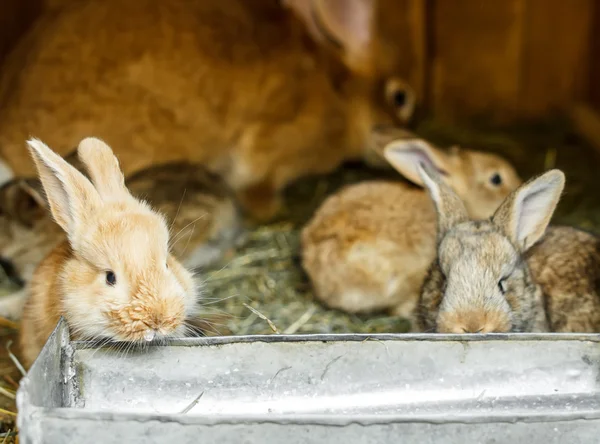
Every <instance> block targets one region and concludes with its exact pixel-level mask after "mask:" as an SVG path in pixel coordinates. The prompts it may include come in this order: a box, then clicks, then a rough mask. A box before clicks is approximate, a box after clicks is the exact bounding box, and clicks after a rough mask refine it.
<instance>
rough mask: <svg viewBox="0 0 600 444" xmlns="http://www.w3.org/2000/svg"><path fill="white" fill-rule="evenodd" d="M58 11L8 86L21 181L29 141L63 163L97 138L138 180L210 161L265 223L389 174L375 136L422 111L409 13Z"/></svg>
mask: <svg viewBox="0 0 600 444" xmlns="http://www.w3.org/2000/svg"><path fill="white" fill-rule="evenodd" d="M51 6H52V7H51V8H50V10H49V11H47V12H46V13H45V14H43V15H42V16H41V17H40V18H39V19H38V20H37V22H36V23H35V25H34V26H33V27H32V28H31V30H30V31H29V32H28V33H27V34H26V35H25V36H24V38H22V39H21V41H20V42H19V44H18V45H17V47H16V48H15V49H14V50H13V51H12V53H11V54H10V55H9V57H8V58H7V60H6V63H5V67H4V69H3V71H2V74H1V76H0V157H1V158H2V159H3V160H4V162H5V163H6V165H8V167H10V169H11V170H12V172H13V173H14V174H15V175H17V176H30V175H31V174H32V173H33V170H32V168H33V166H32V163H31V162H30V161H29V159H28V157H27V150H26V148H25V144H24V141H25V140H26V139H27V138H28V137H30V136H35V137H39V138H42V139H43V140H45V141H46V142H47V143H48V144H49V145H50V146H53V147H56V149H57V151H58V152H59V154H61V155H65V154H67V153H68V152H69V151H70V150H71V149H72V147H73V146H75V144H76V143H77V141H78V140H80V139H82V138H84V137H87V136H89V135H91V134H92V135H94V136H97V137H100V138H102V139H103V140H105V141H106V142H107V143H108V144H110V145H111V146H115V147H119V148H118V150H117V152H116V155H117V156H118V158H119V161H120V163H121V165H122V167H123V170H124V172H125V173H126V174H129V173H131V172H134V171H137V170H140V169H142V168H145V167H147V166H149V165H152V164H157V163H162V162H167V161H175V160H182V159H183V160H188V161H191V162H197V163H201V164H202V165H205V166H206V167H207V168H209V169H210V171H211V172H213V173H216V174H220V175H222V176H223V177H224V179H225V180H226V182H227V184H228V186H230V187H231V188H232V189H233V190H234V192H235V195H236V197H237V199H238V200H239V201H240V203H241V205H242V207H243V208H244V209H245V210H246V211H247V212H248V213H250V215H251V216H253V217H254V218H255V220H259V221H260V220H267V219H270V218H272V217H274V216H275V215H276V214H277V213H278V211H279V209H280V207H281V202H280V192H281V191H282V189H283V188H284V187H285V186H286V185H288V184H289V183H290V182H292V181H294V180H296V179H297V178H299V177H302V176H305V175H309V174H322V173H327V172H330V171H332V170H334V169H335V168H337V167H338V166H339V165H340V164H342V163H343V162H344V161H347V160H359V159H364V160H367V161H368V162H370V163H372V164H373V165H378V166H382V165H384V164H385V163H384V162H383V161H382V160H381V159H380V158H379V156H378V155H377V154H376V153H375V154H374V151H373V150H372V148H373V147H374V144H376V143H379V144H380V143H381V141H379V142H377V140H378V139H376V138H377V137H381V134H382V133H383V134H385V133H386V132H391V133H393V130H394V129H395V128H399V127H401V126H402V125H405V124H406V123H407V122H408V121H409V120H410V118H411V116H412V115H413V112H414V109H415V106H416V100H417V98H416V97H415V93H414V91H413V90H412V89H411V88H410V86H409V84H410V72H411V66H412V59H413V57H414V55H413V54H412V53H411V46H410V44H409V41H408V40H409V38H408V36H407V34H408V33H407V32H406V27H407V22H408V20H409V17H406V14H405V13H404V14H403V13H402V11H403V10H404V9H405V8H406V5H405V2H404V1H392V0H385V1H384V0H379V1H376V0H328V1H324V0H282V1H276V0H221V1H206V0H171V1H168V2H165V1H159V0H137V1H135V2H123V1H120V0H119V1H117V0H80V1H64V0H62V1H59V2H52V3H51ZM384 138H385V136H384ZM379 140H380V139H379ZM4 175H5V176H9V173H8V172H7V171H4Z"/></svg>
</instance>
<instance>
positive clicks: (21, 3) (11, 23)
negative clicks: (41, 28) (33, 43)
mask: <svg viewBox="0 0 600 444" xmlns="http://www.w3.org/2000/svg"><path fill="white" fill-rule="evenodd" d="M41 7H42V1H41V0H4V1H2V4H1V5H0V64H1V63H2V62H3V61H4V58H5V57H6V55H7V54H8V52H10V50H11V49H12V48H13V46H14V45H15V43H16V42H17V40H18V39H19V37H21V35H22V34H23V32H25V30H26V29H27V28H28V27H29V26H30V25H31V23H32V22H33V19H34V18H35V16H36V15H37V14H38V13H39V12H40V10H41Z"/></svg>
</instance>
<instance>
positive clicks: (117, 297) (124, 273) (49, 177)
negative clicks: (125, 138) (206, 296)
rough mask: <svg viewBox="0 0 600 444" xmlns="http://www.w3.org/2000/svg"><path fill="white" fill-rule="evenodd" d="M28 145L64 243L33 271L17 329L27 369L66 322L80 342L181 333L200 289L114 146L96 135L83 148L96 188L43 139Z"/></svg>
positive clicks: (81, 153)
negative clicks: (132, 185) (129, 184)
mask: <svg viewBox="0 0 600 444" xmlns="http://www.w3.org/2000/svg"><path fill="white" fill-rule="evenodd" d="M28 146H29V149H30V151H31V155H32V157H33V160H34V163H35V166H36V168H37V170H38V172H39V177H40V180H41V182H42V186H43V188H44V191H45V193H46V195H47V198H48V203H49V206H50V211H51V213H52V216H53V217H54V219H55V220H56V223H57V224H58V225H59V226H60V227H61V228H62V229H63V230H64V231H65V233H66V235H67V240H66V241H64V242H63V243H61V244H60V245H59V246H57V247H56V248H55V249H54V250H53V251H52V252H51V253H50V254H49V255H48V256H47V257H46V258H45V259H44V260H43V261H42V262H41V264H40V265H39V267H38V268H37V269H36V271H35V273H34V275H33V278H32V281H31V285H30V295H29V298H28V299H27V302H26V303H25V307H24V310H23V319H22V322H21V331H20V345H21V348H22V355H23V358H24V363H25V365H27V366H30V365H31V364H32V363H33V361H34V360H35V358H36V357H37V355H38V353H39V352H40V350H41V348H42V347H43V345H44V343H45V342H46V340H47V338H48V336H49V335H50V333H51V332H52V330H53V329H54V327H55V325H56V323H57V322H58V320H59V318H60V316H64V318H65V319H66V321H67V323H68V324H69V327H70V330H71V332H72V334H73V336H74V337H75V338H86V339H97V338H105V339H114V340H120V341H131V342H134V343H135V342H143V341H149V340H152V339H154V338H162V337H167V336H175V335H183V333H184V331H185V328H186V325H185V322H186V319H187V318H188V317H189V316H190V315H192V313H193V312H194V310H195V308H196V301H197V297H198V287H197V285H196V284H195V282H194V279H193V278H192V274H191V273H190V272H188V271H187V270H186V269H185V268H184V267H183V266H182V265H181V264H180V263H179V262H178V261H177V260H176V259H175V258H174V257H173V256H172V255H171V254H170V253H169V230H168V226H167V223H166V221H165V219H164V217H163V216H161V215H160V214H159V213H157V212H155V211H154V210H153V209H152V208H150V206H149V205H148V204H146V203H145V202H144V201H141V200H138V199H136V198H134V197H133V196H132V195H131V194H130V193H129V191H128V190H127V188H126V187H125V183H124V177H123V174H122V172H121V170H120V169H119V163H118V161H117V158H116V157H115V156H114V155H113V153H112V151H111V149H110V148H109V147H108V145H106V144H105V143H103V142H102V141H100V140H98V139H94V138H86V139H84V140H83V141H82V142H81V143H80V144H79V147H78V154H79V158H80V160H81V161H82V163H83V164H84V165H85V167H86V169H87V171H88V174H89V176H90V177H91V182H90V180H88V179H87V178H86V177H85V176H84V175H83V174H81V173H80V172H79V171H77V169H75V168H73V167H72V166H71V165H69V164H68V163H67V162H66V161H65V160H64V159H63V158H62V157H60V156H59V155H57V154H56V153H54V152H53V151H52V150H50V148H48V147H47V146H46V145H44V144H43V143H42V142H41V141H39V140H37V139H33V140H30V141H29V142H28Z"/></svg>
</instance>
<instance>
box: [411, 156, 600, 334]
mask: <svg viewBox="0 0 600 444" xmlns="http://www.w3.org/2000/svg"><path fill="white" fill-rule="evenodd" d="M420 174H421V176H422V178H423V181H424V182H425V185H426V187H427V189H428V190H429V193H430V195H431V199H432V200H433V202H434V204H435V207H436V211H437V220H438V234H437V256H436V258H435V259H434V260H433V261H432V264H431V266H430V269H429V272H428V275H427V277H426V279H425V282H424V284H423V290H422V292H421V296H420V300H419V304H418V306H417V309H416V313H415V316H416V318H417V324H418V326H419V328H420V329H421V330H422V331H426V332H440V333H506V332H547V331H551V332H579V333H594V332H599V331H600V294H599V290H600V288H599V283H600V240H599V239H598V237H596V236H594V235H592V234H590V233H587V232H584V231H581V230H577V229H575V228H571V227H559V226H556V227H550V228H548V229H546V227H547V226H548V223H549V222H550V219H551V218H552V214H553V213H554V210H555V208H556V205H557V204H558V201H559V199H560V196H561V193H562V191H563V188H564V183H565V176H564V174H563V173H562V172H561V171H560V170H551V171H548V172H546V173H545V174H542V175H540V176H538V177H535V178H533V179H531V180H529V181H528V182H527V183H525V184H524V185H522V186H521V187H520V188H519V189H517V190H516V191H514V192H513V193H511V194H510V195H509V196H508V197H507V198H506V200H505V201H504V202H503V203H502V204H501V205H500V207H499V208H498V210H497V211H496V212H495V213H494V215H493V217H492V218H491V219H487V220H477V221H474V220H471V219H470V218H469V215H468V213H467V211H466V208H465V206H464V205H463V202H462V200H461V199H460V197H459V196H458V195H457V194H456V193H455V192H454V191H453V190H452V189H451V188H450V187H448V186H447V185H446V184H445V183H444V182H443V181H442V180H441V178H440V177H439V175H438V174H437V173H436V172H435V171H432V170H431V169H429V168H427V167H424V168H421V171H420Z"/></svg>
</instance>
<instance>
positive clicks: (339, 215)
mask: <svg viewBox="0 0 600 444" xmlns="http://www.w3.org/2000/svg"><path fill="white" fill-rule="evenodd" d="M385 156H386V158H387V159H388V161H389V162H390V163H391V164H392V165H393V166H394V167H395V168H396V169H397V170H398V171H399V172H400V173H401V174H402V175H403V176H404V177H405V178H407V179H409V180H410V181H411V182H413V183H414V184H416V185H418V187H417V186H413V185H411V184H408V183H406V182H400V181H397V182H392V181H368V182H362V183H358V184H354V185H350V186H348V187H346V188H344V189H342V190H341V191H339V192H338V193H337V194H334V195H333V196H330V197H329V198H328V199H327V200H326V201H325V202H324V203H323V205H322V206H321V208H319V209H318V210H317V212H316V214H315V215H314V217H313V218H312V220H311V221H310V222H309V223H308V224H307V225H306V227H305V228H304V230H303V233H302V261H303V262H302V263H303V266H304V269H305V270H306V272H307V274H308V276H309V278H310V280H311V281H312V284H313V287H314V290H315V294H316V296H317V298H318V299H320V300H321V301H322V302H324V303H325V304H326V305H328V306H329V307H332V308H337V309H341V310H344V311H347V312H350V313H360V312H373V311H377V310H385V309H390V310H392V311H393V312H394V313H395V314H397V315H399V316H402V317H405V318H406V317H409V316H410V315H411V314H412V311H413V309H414V307H415V305H416V303H417V299H418V297H419V291H420V289H421V285H422V283H423V278H424V277H425V273H426V272H427V267H428V266H429V264H430V263H431V261H432V260H433V258H434V257H435V229H436V225H435V217H436V216H435V209H434V207H433V205H432V203H431V200H430V199H429V197H428V196H427V193H426V191H425V190H423V188H421V187H422V184H423V183H422V181H421V179H420V177H419V175H418V173H417V170H416V168H415V166H414V165H415V164H416V163H417V161H419V160H421V161H424V162H427V163H428V164H429V165H431V166H432V167H434V168H436V169H437V170H438V171H441V172H443V174H444V180H445V181H446V182H447V183H448V184H449V185H450V186H452V187H453V188H454V189H455V190H456V191H457V192H458V193H459V195H460V196H461V197H463V198H464V199H465V201H466V202H468V211H469V214H470V215H472V216H473V217H486V216H490V215H491V214H492V213H493V212H494V210H495V209H496V208H497V206H498V205H499V204H500V202H502V200H503V199H504V198H505V197H506V196H507V195H508V194H509V193H510V192H511V191H512V190H514V189H515V188H516V187H517V186H518V185H519V184H520V183H521V182H520V179H519V177H518V176H517V174H516V172H515V170H514V169H513V167H512V166H511V165H510V164H509V163H508V162H506V161H505V160H504V159H502V158H500V157H498V156H496V155H493V154H488V153H483V152H477V151H470V150H462V149H459V148H457V147H454V148H452V149H451V150H450V151H449V152H447V153H446V152H444V151H441V150H439V149H437V148H435V147H433V146H432V145H430V144H429V143H428V142H426V141H424V140H419V139H408V140H398V141H395V142H392V143H390V144H389V145H388V146H387V147H386V148H385Z"/></svg>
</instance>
